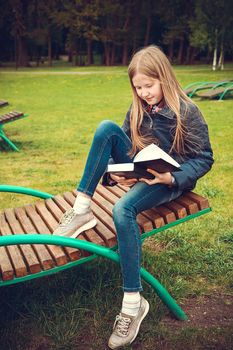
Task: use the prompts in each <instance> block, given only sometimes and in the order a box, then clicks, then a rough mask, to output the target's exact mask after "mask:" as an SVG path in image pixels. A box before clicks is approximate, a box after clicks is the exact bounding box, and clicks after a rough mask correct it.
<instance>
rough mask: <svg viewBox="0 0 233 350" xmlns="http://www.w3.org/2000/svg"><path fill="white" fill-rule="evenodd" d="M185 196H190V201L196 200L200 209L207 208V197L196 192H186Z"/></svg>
mask: <svg viewBox="0 0 233 350" xmlns="http://www.w3.org/2000/svg"><path fill="white" fill-rule="evenodd" d="M186 196H187V197H188V198H190V199H191V200H192V201H194V202H196V203H197V205H198V207H199V209H200V210H202V209H206V208H209V206H210V205H209V201H208V199H207V198H205V197H202V196H200V195H199V194H197V193H194V192H187V193H186Z"/></svg>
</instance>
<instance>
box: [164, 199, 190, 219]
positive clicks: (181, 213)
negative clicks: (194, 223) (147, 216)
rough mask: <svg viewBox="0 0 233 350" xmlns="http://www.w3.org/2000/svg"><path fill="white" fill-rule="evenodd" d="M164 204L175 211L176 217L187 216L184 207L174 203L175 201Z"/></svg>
mask: <svg viewBox="0 0 233 350" xmlns="http://www.w3.org/2000/svg"><path fill="white" fill-rule="evenodd" d="M165 206H166V208H168V209H170V210H172V211H173V212H174V213H175V215H176V218H177V219H181V218H184V217H185V216H187V211H186V208H185V207H183V206H182V205H180V204H179V203H176V202H175V201H172V202H169V203H166V204H165Z"/></svg>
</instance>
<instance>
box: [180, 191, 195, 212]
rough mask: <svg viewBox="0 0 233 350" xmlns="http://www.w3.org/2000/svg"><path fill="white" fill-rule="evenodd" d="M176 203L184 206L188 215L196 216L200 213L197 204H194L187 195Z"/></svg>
mask: <svg viewBox="0 0 233 350" xmlns="http://www.w3.org/2000/svg"><path fill="white" fill-rule="evenodd" d="M176 202H177V203H179V204H181V205H183V206H184V207H185V208H186V210H187V212H188V214H195V213H197V212H198V211H199V209H198V205H197V203H195V202H193V201H192V200H191V199H190V198H189V197H188V196H187V195H183V196H181V197H179V198H177V199H176Z"/></svg>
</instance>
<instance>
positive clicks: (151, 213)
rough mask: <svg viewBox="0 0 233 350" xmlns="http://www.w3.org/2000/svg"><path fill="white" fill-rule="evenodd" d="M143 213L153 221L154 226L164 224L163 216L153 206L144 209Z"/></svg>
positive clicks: (157, 226)
mask: <svg viewBox="0 0 233 350" xmlns="http://www.w3.org/2000/svg"><path fill="white" fill-rule="evenodd" d="M143 215H144V216H146V217H147V218H148V219H150V220H151V221H152V222H153V226H154V227H155V228H159V227H162V226H163V225H165V222H164V218H163V217H162V216H161V215H160V214H159V213H158V212H157V211H155V210H154V209H153V208H152V209H147V210H144V211H143Z"/></svg>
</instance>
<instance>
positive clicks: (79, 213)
mask: <svg viewBox="0 0 233 350" xmlns="http://www.w3.org/2000/svg"><path fill="white" fill-rule="evenodd" d="M130 148H131V141H130V139H129V138H128V136H127V135H126V134H125V133H124V131H123V130H122V129H121V128H120V127H119V126H118V125H117V124H115V123H113V122H112V121H104V122H102V123H101V124H100V125H99V127H98V128H97V130H96V132H95V135H94V138H93V142H92V146H91V149H90V152H89V155H88V157H87V162H86V166H85V169H84V173H83V176H82V179H81V182H80V185H79V187H78V192H79V193H78V196H77V198H76V200H75V203H74V207H73V208H72V209H71V210H69V211H68V212H66V213H65V214H64V216H63V217H62V220H61V223H60V224H59V226H58V227H57V229H56V230H55V231H54V232H53V234H55V235H59V236H69V237H77V236H78V235H79V234H80V233H81V232H83V231H84V230H88V229H90V228H92V227H94V226H95V225H96V224H97V221H96V218H95V217H94V215H93V213H92V211H91V210H90V203H91V197H92V195H93V194H94V192H95V189H96V186H97V184H98V182H99V180H100V178H101V177H102V175H103V174H104V172H105V170H106V167H107V164H108V162H109V158H110V156H112V158H113V160H114V161H115V162H118V163H126V162H130V161H131V158H130V157H129V156H128V155H127V152H128V151H129V150H130Z"/></svg>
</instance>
